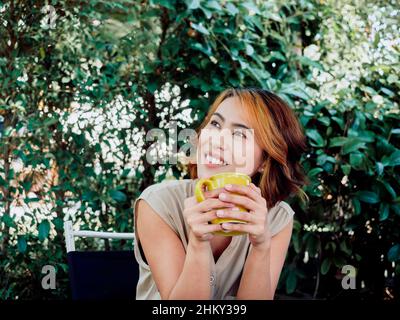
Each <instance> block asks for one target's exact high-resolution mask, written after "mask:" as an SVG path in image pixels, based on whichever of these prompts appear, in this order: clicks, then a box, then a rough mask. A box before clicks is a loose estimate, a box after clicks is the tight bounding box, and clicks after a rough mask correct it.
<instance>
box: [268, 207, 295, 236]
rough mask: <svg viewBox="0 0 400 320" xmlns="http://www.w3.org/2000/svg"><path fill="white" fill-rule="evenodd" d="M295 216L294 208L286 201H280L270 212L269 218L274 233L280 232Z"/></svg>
mask: <svg viewBox="0 0 400 320" xmlns="http://www.w3.org/2000/svg"><path fill="white" fill-rule="evenodd" d="M293 216H294V210H293V209H292V207H291V206H290V205H289V204H288V203H287V202H285V201H280V202H278V203H277V204H276V205H275V206H274V207H273V208H271V209H270V210H269V212H268V220H269V225H270V229H271V232H272V235H275V234H277V233H279V231H281V230H282V229H283V228H284V227H285V226H286V225H287V224H288V223H289V222H290V221H291V220H292V219H293Z"/></svg>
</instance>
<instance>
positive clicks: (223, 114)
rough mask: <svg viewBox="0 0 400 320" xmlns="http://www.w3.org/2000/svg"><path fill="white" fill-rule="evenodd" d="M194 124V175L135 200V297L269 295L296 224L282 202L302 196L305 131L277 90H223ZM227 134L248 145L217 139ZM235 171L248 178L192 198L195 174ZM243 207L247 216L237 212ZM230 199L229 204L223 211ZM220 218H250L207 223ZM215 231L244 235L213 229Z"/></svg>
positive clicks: (153, 188)
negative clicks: (196, 137) (246, 182)
mask: <svg viewBox="0 0 400 320" xmlns="http://www.w3.org/2000/svg"><path fill="white" fill-rule="evenodd" d="M205 129H207V130H205ZM250 129H252V130H250ZM197 132H198V133H200V135H199V142H198V148H197V155H196V157H197V164H193V165H191V167H190V173H191V178H192V179H185V180H178V181H176V180H174V181H164V182H161V183H157V184H154V185H152V186H150V187H148V188H146V189H145V190H144V191H143V192H142V194H141V195H140V196H139V198H138V199H137V200H136V201H135V204H134V208H135V235H136V242H135V243H136V245H135V248H134V250H135V257H136V259H137V261H138V263H139V266H140V277H139V281H138V286H137V296H136V298H137V299H173V300H176V299H273V297H274V293H275V290H276V286H277V283H278V280H279V275H280V273H281V270H282V267H283V264H284V261H285V256H286V253H287V249H288V246H289V242H290V238H291V234H292V227H293V214H294V212H293V210H292V209H291V207H290V206H289V205H288V204H287V203H286V202H284V201H283V200H284V199H286V198H287V197H288V196H291V195H294V194H300V195H301V192H302V191H301V189H300V188H301V186H302V185H303V184H304V183H305V177H304V174H303V172H302V170H301V166H300V164H299V160H300V156H301V154H302V153H303V152H304V151H305V138H304V135H303V131H302V129H301V127H300V125H299V122H298V120H297V119H296V117H295V115H294V113H293V112H292V110H291V109H290V108H289V107H288V106H287V104H286V103H285V102H283V100H281V99H280V98H279V97H278V96H276V95H275V94H273V93H270V92H268V91H265V90H262V89H257V88H245V89H227V90H225V91H223V92H222V93H221V94H220V95H219V96H218V97H217V99H216V100H215V102H214V103H213V104H212V106H211V108H210V110H209V112H208V114H207V116H206V118H205V120H204V121H203V123H202V124H201V126H200V128H199V130H198V131H197ZM226 132H229V133H230V134H231V137H230V138H231V140H232V141H233V142H237V141H238V140H240V141H241V142H243V139H244V140H245V142H246V143H244V144H241V145H244V149H243V148H237V147H236V148H234V147H233V146H237V145H238V143H226V144H225V143H224V145H223V146H222V145H220V144H219V143H216V142H215V140H216V139H211V137H214V138H215V136H219V137H220V138H224V139H226V140H225V141H229V137H228V136H227V135H226ZM204 133H207V134H204ZM210 133H211V134H210ZM219 140H221V139H219ZM243 151H245V156H246V162H245V163H244V165H242V164H241V165H240V166H239V165H238V164H236V162H235V159H239V157H241V156H242V155H243ZM232 171H233V172H241V173H245V174H247V175H249V176H250V177H251V179H252V184H251V185H249V186H240V187H239V186H231V188H229V186H226V187H225V188H220V189H217V190H213V191H210V192H206V200H205V201H203V202H201V203H197V202H196V200H195V198H194V196H193V195H194V185H195V183H196V182H197V181H198V179H199V178H203V177H209V176H212V175H214V174H216V173H219V172H232ZM232 192H235V194H233V193H232ZM237 205H240V206H244V207H246V208H247V209H248V210H249V212H250V213H251V214H247V213H246V212H244V213H243V212H238V211H235V209H234V208H235V206H237ZM228 206H229V207H232V210H226V209H225V210H222V211H223V212H220V211H221V210H218V209H219V208H226V207H228ZM217 217H232V218H235V219H242V220H246V221H247V222H248V223H247V224H231V223H224V224H218V225H215V224H209V223H208V222H209V221H211V220H213V219H215V218H217ZM219 230H238V231H243V232H245V235H243V236H234V237H226V236H221V235H214V234H213V232H214V231H219Z"/></svg>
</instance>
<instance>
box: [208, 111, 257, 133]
mask: <svg viewBox="0 0 400 320" xmlns="http://www.w3.org/2000/svg"><path fill="white" fill-rule="evenodd" d="M212 115H213V116H217V117H219V118H221V120H222V122H225V118H224V116H223V115H222V114H220V113H218V112H214V113H213V114H212ZM232 126H233V127H238V128H243V129H248V130H250V128H249V127H247V126H245V125H244V124H242V123H232Z"/></svg>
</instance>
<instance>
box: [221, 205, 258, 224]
mask: <svg viewBox="0 0 400 320" xmlns="http://www.w3.org/2000/svg"><path fill="white" fill-rule="evenodd" d="M234 209H235V208H234ZM215 215H216V216H217V218H231V219H238V220H243V221H246V222H248V223H255V222H257V219H256V218H257V217H255V215H254V214H253V213H250V212H246V211H238V210H232V209H219V210H217V211H216V212H215Z"/></svg>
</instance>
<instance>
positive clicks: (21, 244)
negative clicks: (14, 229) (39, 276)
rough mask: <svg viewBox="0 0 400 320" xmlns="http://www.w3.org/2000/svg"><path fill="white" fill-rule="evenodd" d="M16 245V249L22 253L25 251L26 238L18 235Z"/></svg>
mask: <svg viewBox="0 0 400 320" xmlns="http://www.w3.org/2000/svg"><path fill="white" fill-rule="evenodd" d="M17 245H18V251H19V252H21V253H24V252H25V251H26V248H27V243H26V239H25V237H24V236H19V237H18V242H17Z"/></svg>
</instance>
